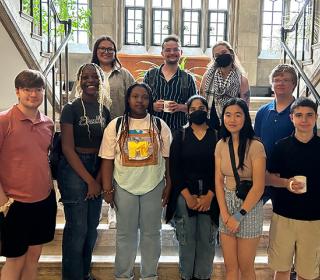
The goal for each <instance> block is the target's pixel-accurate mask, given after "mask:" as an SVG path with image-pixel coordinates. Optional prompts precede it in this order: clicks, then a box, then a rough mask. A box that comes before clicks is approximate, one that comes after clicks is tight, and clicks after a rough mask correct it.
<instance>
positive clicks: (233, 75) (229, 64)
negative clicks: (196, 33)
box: [200, 41, 250, 129]
mask: <svg viewBox="0 0 320 280" xmlns="http://www.w3.org/2000/svg"><path fill="white" fill-rule="evenodd" d="M212 57H213V61H212V62H211V63H210V64H209V67H208V70H207V71H206V73H205V74H204V76H203V78H202V81H201V86H200V94H201V95H202V96H204V97H205V98H206V99H207V101H208V104H209V112H210V122H209V124H210V126H212V127H214V128H216V129H219V127H220V124H221V113H222V108H223V106H224V105H225V104H226V102H227V101H228V100H229V99H231V98H234V97H240V98H241V99H243V100H244V101H246V103H247V105H248V107H249V100H250V90H249V83H248V79H247V78H246V77H245V76H244V73H245V71H244V69H243V68H242V66H241V64H240V62H239V60H238V58H237V56H236V54H235V52H234V50H233V49H232V47H231V45H230V44H229V43H228V42H225V41H220V42H217V43H216V44H215V45H214V46H213V47H212Z"/></svg>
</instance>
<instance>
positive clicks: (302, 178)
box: [290, 175, 307, 193]
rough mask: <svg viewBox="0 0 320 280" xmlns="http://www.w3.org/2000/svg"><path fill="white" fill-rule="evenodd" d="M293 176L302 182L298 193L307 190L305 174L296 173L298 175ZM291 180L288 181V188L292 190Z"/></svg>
mask: <svg viewBox="0 0 320 280" xmlns="http://www.w3.org/2000/svg"><path fill="white" fill-rule="evenodd" d="M293 178H295V179H296V180H297V181H298V182H301V183H303V185H304V187H303V189H301V190H299V191H298V193H305V192H307V177H306V176H302V175H298V176H294V177H293ZM292 182H293V181H291V182H290V189H291V190H292Z"/></svg>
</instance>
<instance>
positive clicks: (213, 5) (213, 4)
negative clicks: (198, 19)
mask: <svg viewBox="0 0 320 280" xmlns="http://www.w3.org/2000/svg"><path fill="white" fill-rule="evenodd" d="M209 10H218V0H209Z"/></svg>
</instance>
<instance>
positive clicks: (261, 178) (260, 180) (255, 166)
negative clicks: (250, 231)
mask: <svg viewBox="0 0 320 280" xmlns="http://www.w3.org/2000/svg"><path fill="white" fill-rule="evenodd" d="M252 144H253V143H252ZM260 148H263V146H262V144H261V147H260ZM257 153H259V155H258V156H257V157H254V158H253V159H252V161H251V166H252V182H253V184H252V188H251V189H250V191H249V193H248V195H247V197H246V199H245V200H244V202H243V204H242V206H241V209H244V210H245V211H246V212H249V211H251V209H252V208H253V207H254V206H255V205H256V204H257V203H258V201H259V200H260V199H261V197H262V194H263V191H264V186H265V170H266V158H265V154H264V152H262V153H261V152H260V151H257ZM237 215H239V212H237V213H235V214H233V215H232V216H231V217H230V219H229V221H228V223H227V228H228V230H229V231H230V232H232V233H235V232H237V231H238V228H239V225H240V222H241V221H240V220H239V219H238V218H237V217H236V216H237ZM240 217H244V216H242V215H241V214H240Z"/></svg>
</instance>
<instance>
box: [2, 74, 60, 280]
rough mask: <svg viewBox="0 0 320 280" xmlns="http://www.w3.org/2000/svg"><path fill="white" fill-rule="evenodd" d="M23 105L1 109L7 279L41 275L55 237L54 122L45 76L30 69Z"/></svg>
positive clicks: (20, 85)
mask: <svg viewBox="0 0 320 280" xmlns="http://www.w3.org/2000/svg"><path fill="white" fill-rule="evenodd" d="M15 88H16V95H17V97H18V104H17V105H14V106H13V107H12V108H11V109H9V110H7V111H4V112H0V162H1V168H0V215H1V216H0V218H1V220H2V230H1V255H2V256H5V257H6V262H5V264H4V266H3V268H2V270H1V279H6V280H20V279H21V280H22V279H28V280H35V279H36V277H37V266H38V260H39V258H40V255H41V249H42V244H44V243H47V242H49V241H51V240H53V237H54V232H55V218H56V212H57V204H56V198H55V192H54V190H53V184H52V179H51V173H50V169H49V163H48V151H49V148H50V145H51V140H52V134H53V122H52V120H51V119H50V118H48V117H47V116H45V115H43V114H42V113H41V112H40V111H39V110H38V108H39V106H40V105H41V104H42V102H43V95H44V88H45V78H44V77H43V75H42V74H41V73H40V72H39V71H35V70H24V71H22V72H20V73H19V74H18V76H17V77H16V79H15Z"/></svg>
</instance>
